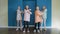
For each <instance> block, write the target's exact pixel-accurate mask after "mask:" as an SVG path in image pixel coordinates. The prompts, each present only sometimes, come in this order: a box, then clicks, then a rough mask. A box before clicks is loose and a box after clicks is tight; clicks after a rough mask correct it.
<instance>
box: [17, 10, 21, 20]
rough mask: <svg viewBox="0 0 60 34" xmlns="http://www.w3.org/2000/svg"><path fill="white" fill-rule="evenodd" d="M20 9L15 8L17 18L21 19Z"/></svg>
mask: <svg viewBox="0 0 60 34" xmlns="http://www.w3.org/2000/svg"><path fill="white" fill-rule="evenodd" d="M21 13H22V12H21V11H20V10H17V20H22V15H21Z"/></svg>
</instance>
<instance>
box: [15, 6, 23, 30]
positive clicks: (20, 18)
mask: <svg viewBox="0 0 60 34" xmlns="http://www.w3.org/2000/svg"><path fill="white" fill-rule="evenodd" d="M22 13H23V12H22V11H21V9H20V6H18V9H17V19H16V20H17V29H16V30H18V29H19V24H20V29H21V30H22Z"/></svg>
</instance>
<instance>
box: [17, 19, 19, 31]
mask: <svg viewBox="0 0 60 34" xmlns="http://www.w3.org/2000/svg"><path fill="white" fill-rule="evenodd" d="M18 29H19V20H17V29H16V30H18Z"/></svg>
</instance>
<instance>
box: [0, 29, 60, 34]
mask: <svg viewBox="0 0 60 34" xmlns="http://www.w3.org/2000/svg"><path fill="white" fill-rule="evenodd" d="M0 34H60V30H58V29H55V28H54V29H51V28H48V29H47V30H46V31H44V30H42V31H41V32H40V33H37V32H35V33H34V32H33V28H30V32H29V33H27V32H25V33H23V32H22V31H20V30H18V31H16V28H0Z"/></svg>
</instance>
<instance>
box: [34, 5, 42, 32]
mask: <svg viewBox="0 0 60 34" xmlns="http://www.w3.org/2000/svg"><path fill="white" fill-rule="evenodd" d="M42 15H43V13H42V12H41V11H40V10H39V6H37V7H36V10H35V28H34V32H36V31H37V32H40V25H41V22H42V21H43V20H42Z"/></svg>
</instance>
